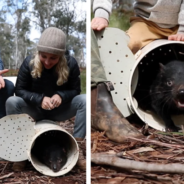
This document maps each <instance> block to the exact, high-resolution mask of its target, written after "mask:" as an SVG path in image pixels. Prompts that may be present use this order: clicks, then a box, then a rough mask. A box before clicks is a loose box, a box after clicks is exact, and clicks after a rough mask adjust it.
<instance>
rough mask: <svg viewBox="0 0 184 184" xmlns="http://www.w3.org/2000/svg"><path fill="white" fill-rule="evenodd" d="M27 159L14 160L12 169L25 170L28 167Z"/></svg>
mask: <svg viewBox="0 0 184 184" xmlns="http://www.w3.org/2000/svg"><path fill="white" fill-rule="evenodd" d="M26 163H27V160H25V161H21V162H14V163H13V167H12V170H13V171H23V170H24V169H25V167H26Z"/></svg>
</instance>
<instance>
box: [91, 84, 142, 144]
mask: <svg viewBox="0 0 184 184" xmlns="http://www.w3.org/2000/svg"><path fill="white" fill-rule="evenodd" d="M109 83H110V82H109ZM109 83H106V84H105V83H100V84H98V85H97V87H96V88H93V89H92V91H91V116H92V117H91V125H92V127H93V128H95V129H97V130H101V131H105V134H106V136H107V137H108V138H109V139H110V140H112V141H115V142H119V143H121V142H123V141H124V140H125V139H126V137H142V134H141V133H140V132H139V131H138V130H137V129H136V128H135V127H134V126H132V125H131V124H130V123H129V122H128V121H127V120H126V119H125V118H124V117H123V115H122V114H121V112H120V111H119V109H118V108H117V107H116V105H115V104H114V102H113V100H112V96H111V94H110V92H109V91H110V88H111V87H109V86H108V85H109ZM110 85H111V83H110Z"/></svg>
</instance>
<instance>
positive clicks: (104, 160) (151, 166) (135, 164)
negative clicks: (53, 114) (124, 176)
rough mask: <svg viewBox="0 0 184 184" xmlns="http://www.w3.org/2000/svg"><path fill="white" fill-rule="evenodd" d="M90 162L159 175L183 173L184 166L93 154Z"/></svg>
mask: <svg viewBox="0 0 184 184" xmlns="http://www.w3.org/2000/svg"><path fill="white" fill-rule="evenodd" d="M91 162H93V163H95V164H98V165H110V166H114V167H118V168H122V169H126V170H142V171H148V172H159V173H184V164H179V163H173V164H159V163H147V162H140V161H134V160H127V159H122V158H119V157H117V156H116V155H115V154H108V153H93V154H91Z"/></svg>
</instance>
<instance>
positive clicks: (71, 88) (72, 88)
mask: <svg viewBox="0 0 184 184" xmlns="http://www.w3.org/2000/svg"><path fill="white" fill-rule="evenodd" d="M69 58H70V71H69V77H68V86H67V88H68V89H67V90H62V91H57V92H56V93H57V94H58V95H60V96H61V98H62V103H65V102H69V101H71V100H72V99H73V98H74V97H75V96H76V95H79V94H80V92H81V87H80V85H81V82H80V70H79V66H78V64H77V61H76V60H75V59H74V58H73V57H71V56H70V57H69Z"/></svg>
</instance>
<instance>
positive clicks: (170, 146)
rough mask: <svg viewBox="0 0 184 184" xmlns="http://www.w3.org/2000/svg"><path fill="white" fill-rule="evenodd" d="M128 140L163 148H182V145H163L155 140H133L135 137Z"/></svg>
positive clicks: (183, 146)
mask: <svg viewBox="0 0 184 184" xmlns="http://www.w3.org/2000/svg"><path fill="white" fill-rule="evenodd" d="M128 139H131V140H134V141H139V142H145V143H151V144H156V145H159V146H164V147H168V148H184V145H178V144H167V143H163V142H160V141H155V140H150V139H138V138H135V137H128Z"/></svg>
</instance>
